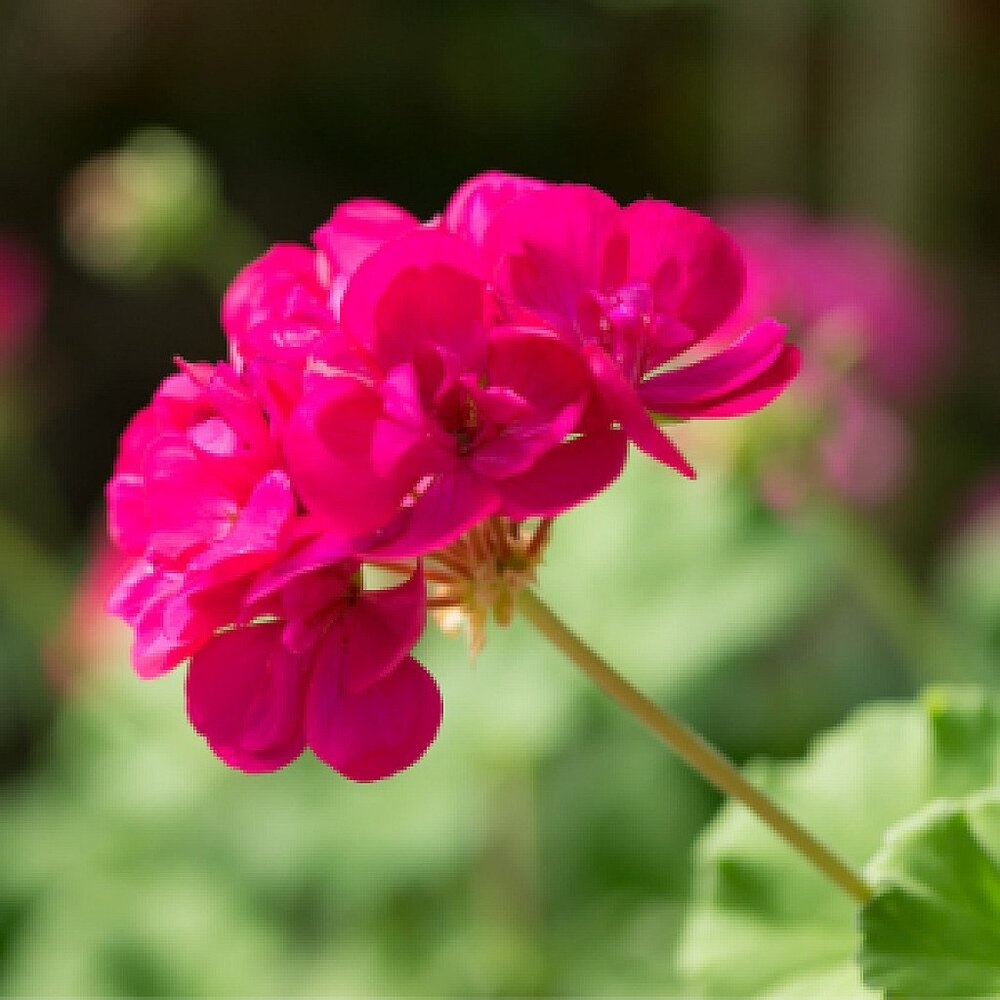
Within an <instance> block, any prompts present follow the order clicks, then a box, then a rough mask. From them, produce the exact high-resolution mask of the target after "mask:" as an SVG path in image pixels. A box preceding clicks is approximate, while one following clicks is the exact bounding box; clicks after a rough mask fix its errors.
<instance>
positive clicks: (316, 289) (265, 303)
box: [222, 243, 336, 370]
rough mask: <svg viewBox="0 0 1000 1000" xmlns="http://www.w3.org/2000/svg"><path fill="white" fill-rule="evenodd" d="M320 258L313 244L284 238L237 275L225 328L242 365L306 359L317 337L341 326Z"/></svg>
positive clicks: (226, 307) (228, 298) (225, 304)
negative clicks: (320, 274)
mask: <svg viewBox="0 0 1000 1000" xmlns="http://www.w3.org/2000/svg"><path fill="white" fill-rule="evenodd" d="M316 263H317V262H316V255H315V254H314V253H313V251H312V250H310V249H309V248H308V247H303V246H299V245H297V244H281V243H279V244H277V245H275V246H273V247H271V249H270V250H268V251H267V253H265V254H264V255H263V256H262V257H259V258H257V260H255V261H252V262H251V263H250V264H248V265H247V266H246V267H245V268H244V269H243V270H242V271H241V272H240V273H239V274H238V275H237V276H236V278H235V279H234V280H233V282H232V284H231V285H230V286H229V289H228V291H227V292H226V295H225V297H224V298H223V302H222V327H223V329H224V330H225V331H226V336H227V338H228V339H229V342H230V353H231V356H232V360H233V364H234V366H235V367H236V368H237V370H242V368H243V366H244V365H245V364H246V363H247V362H248V361H250V360H252V359H254V358H256V357H265V358H270V359H272V360H279V359H282V358H287V359H297V360H298V362H299V363H301V361H302V360H304V356H305V354H306V353H307V352H308V351H309V349H310V347H311V345H312V344H313V343H314V342H315V341H316V340H317V339H319V338H320V337H322V336H323V335H325V334H327V333H329V332H330V331H331V330H334V329H336V317H335V315H334V314H333V312H331V310H330V307H329V304H328V301H327V300H328V295H329V293H328V292H327V289H326V288H325V287H324V286H323V284H322V283H321V282H320V281H319V278H318V276H317V273H316Z"/></svg>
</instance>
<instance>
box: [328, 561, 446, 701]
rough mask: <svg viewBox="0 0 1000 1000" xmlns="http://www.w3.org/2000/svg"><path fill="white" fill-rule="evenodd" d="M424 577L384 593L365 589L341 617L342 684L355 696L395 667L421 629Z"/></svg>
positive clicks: (416, 575)
mask: <svg viewBox="0 0 1000 1000" xmlns="http://www.w3.org/2000/svg"><path fill="white" fill-rule="evenodd" d="M426 620H427V609H426V601H425V591H424V574H423V572H422V571H421V570H420V569H419V568H418V569H417V571H416V572H415V573H414V574H413V575H412V576H411V577H410V578H409V580H407V581H406V582H405V583H402V584H400V585H399V586H398V587H390V588H387V589H385V590H366V591H364V592H363V593H362V594H361V597H360V598H359V599H358V601H357V603H356V604H355V605H354V606H353V607H352V608H351V609H350V610H349V611H347V612H346V613H345V614H344V618H343V622H342V624H341V636H342V641H343V643H344V649H343V657H344V666H343V670H344V685H345V687H346V688H347V690H348V691H349V692H350V693H351V694H357V693H359V692H361V691H363V690H364V689H365V688H367V687H370V686H371V685H372V684H375V683H376V682H378V681H380V680H381V679H382V678H383V677H385V676H386V675H387V674H388V673H390V672H391V671H392V670H394V669H395V668H396V666H397V665H398V664H399V662H400V661H401V660H402V659H403V657H404V656H406V655H407V654H408V653H409V652H410V650H411V649H413V647H414V646H415V645H416V643H417V640H418V639H419V638H420V635H421V633H422V632H423V630H424V624H425V622H426Z"/></svg>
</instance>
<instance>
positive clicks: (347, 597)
mask: <svg viewBox="0 0 1000 1000" xmlns="http://www.w3.org/2000/svg"><path fill="white" fill-rule="evenodd" d="M275 581H281V586H280V587H278V589H277V590H275V591H273V592H271V593H263V592H262V591H261V589H260V588H259V587H258V589H257V591H255V593H254V594H252V595H251V603H256V604H257V608H256V610H257V612H258V614H259V613H261V612H263V611H264V609H265V608H266V611H267V618H266V619H261V620H258V621H255V622H252V623H249V624H243V625H242V626H241V627H237V628H234V629H231V630H228V631H224V632H221V633H220V634H218V635H216V636H214V637H213V638H212V639H210V640H209V641H208V642H207V643H205V645H203V646H202V647H201V648H200V649H199V650H198V652H196V653H195V655H194V657H193V658H192V660H191V668H190V670H189V672H188V677H187V706H188V715H189V716H190V718H191V723H192V725H193V726H194V727H195V729H197V730H198V732H200V733H201V734H202V736H204V737H205V739H206V740H207V741H208V743H209V745H210V746H211V747H212V749H213V750H214V751H215V753H216V754H217V755H218V756H219V757H220V758H221V759H222V760H224V761H225V762H226V763H227V764H230V765H231V766H233V767H237V768H239V769H240V770H242V771H250V772H254V771H272V770H274V769H275V768H278V767H282V766H284V765H285V764H287V763H289V762H290V761H292V760H294V759H295V758H296V757H298V755H299V754H300V753H301V752H302V750H303V749H304V748H305V747H306V746H309V748H310V749H311V750H312V751H313V753H315V754H316V756H317V757H319V758H320V760H322V761H324V762H326V763H327V764H329V765H330V766H331V767H332V768H334V769H335V770H337V771H339V772H340V773H341V774H343V775H344V776H345V777H348V778H352V779H353V780H355V781H373V780H375V779H378V778H384V777H386V776H387V775H390V774H395V773H396V772H397V771H400V770H402V769H403V768H406V767H409V765H410V764H412V763H413V762H414V761H415V760H417V759H418V758H419V757H420V756H422V755H423V753H424V751H425V750H426V749H427V747H428V746H429V745H430V743H431V741H432V740H433V739H434V736H435V735H436V734H437V730H438V726H439V725H440V722H441V711H442V709H441V698H440V694H439V693H438V689H437V685H436V684H435V683H434V680H433V679H432V678H431V676H430V674H428V673H427V671H426V670H425V669H424V668H423V667H422V666H421V665H420V664H419V663H418V662H417V661H416V660H414V659H413V657H411V656H410V655H409V653H410V649H411V648H412V647H413V645H414V643H415V642H416V641H417V639H418V638H419V637H420V633H421V632H422V631H423V628H424V619H425V610H424V586H423V579H422V577H421V575H420V574H419V572H418V573H416V574H414V576H413V577H412V578H411V579H410V580H409V581H407V582H406V583H404V584H402V585H400V586H399V587H395V588H393V589H390V590H380V591H369V592H365V591H363V590H362V589H361V587H360V585H359V583H358V566H357V564H356V563H354V562H351V561H349V560H348V561H342V562H340V563H337V564H335V565H333V566H331V567H324V568H320V569H313V570H310V571H307V572H304V573H299V574H296V573H292V574H291V575H289V574H284V573H281V572H279V573H277V574H272V576H271V583H272V585H273V584H274V583H275ZM254 598H257V601H256V602H255V601H254V600H253V599H254Z"/></svg>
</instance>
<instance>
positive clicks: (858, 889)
mask: <svg viewBox="0 0 1000 1000" xmlns="http://www.w3.org/2000/svg"><path fill="white" fill-rule="evenodd" d="M518 606H519V608H520V611H521V613H522V614H523V615H524V617H525V618H527V619H528V621H530V622H531V624H532V625H533V626H534V627H535V628H536V629H537V630H538V631H539V632H540V633H541V634H542V635H543V636H545V638H546V639H548V640H549V642H551V643H552V645H553V646H555V647H556V648H557V649H558V650H560V651H561V652H562V653H564V654H565V655H566V656H567V657H568V658H569V659H570V660H572V662H573V663H574V664H575V665H576V666H577V667H579V668H580V669H581V670H582V671H583V672H584V673H585V674H586V675H587V676H588V677H589V678H590V679H591V680H592V681H594V683H596V684H597V686H598V687H599V688H601V690H602V691H604V693H605V694H607V695H609V696H610V697H612V698H613V699H614V700H615V701H617V702H618V704H619V705H621V706H622V707H623V708H624V709H626V711H628V712H630V713H631V714H632V715H633V716H635V718H636V719H638V720H639V721H640V722H641V723H642V724H643V725H644V726H646V728H647V729H650V730H652V732H653V733H655V734H656V735H657V736H658V737H659V738H660V739H661V740H662V741H663V742H664V743H666V744H667V745H668V746H669V747H670V748H671V749H672V750H674V751H675V752H676V753H677V754H679V755H680V756H681V757H682V758H683V759H684V760H685V761H686V762H687V763H688V764H689V765H690V766H691V767H693V768H694V769H695V770H696V771H697V772H698V773H699V774H700V775H701V776H702V777H703V778H705V780H706V781H708V782H709V783H710V784H712V785H714V786H715V787H716V788H718V789H719V791H721V792H723V793H724V794H726V795H730V796H732V797H734V798H736V799H739V801H740V802H742V803H743V804H744V805H745V806H746V807H747V808H748V809H749V810H750V811H751V812H753V813H754V814H755V815H756V816H757V817H758V819H760V820H761V822H763V823H764V824H766V825H767V826H769V827H770V828H771V830H773V831H774V833H776V834H777V835H778V836H779V837H781V838H782V839H783V840H784V841H785V842H786V843H787V844H788V845H789V846H790V847H792V848H793V849H794V850H795V851H797V852H798V853H799V854H801V855H802V856H803V857H804V858H806V859H807V860H808V861H809V862H810V863H811V864H812V865H814V866H815V867H816V868H817V869H819V871H820V872H822V873H823V875H825V876H826V877H827V878H828V879H829V880H830V881H831V882H833V883H834V884H836V885H837V886H838V887H839V888H840V889H842V890H843V891H844V892H846V893H847V894H848V895H849V896H850V897H851V898H852V899H853V900H854V901H855V902H857V903H858V904H859V905H864V904H865V903H867V902H868V900H869V899H871V897H872V889H871V887H870V886H869V885H868V884H867V883H866V882H865V881H864V879H862V878H861V876H860V875H858V873H857V872H855V871H854V870H853V869H852V868H851V867H850V866H849V865H848V864H847V863H846V862H845V861H844V860H843V859H841V858H840V857H838V856H837V855H836V854H835V853H834V852H833V851H832V850H831V849H830V848H829V847H827V846H826V845H825V844H823V843H821V842H820V841H819V840H817V839H816V837H814V836H813V835H812V834H811V833H810V832H809V831H808V830H806V829H805V828H804V827H802V826H801V825H800V824H799V823H797V822H796V821H795V820H794V819H793V818H792V817H791V816H789V815H788V814H787V813H786V812H785V811H784V810H783V809H781V807H780V806H779V805H778V804H777V803H776V802H774V801H773V800H772V799H771V798H769V797H768V796H767V795H765V794H764V793H763V792H762V791H761V790H760V789H758V788H756V787H755V786H754V785H752V784H751V783H750V782H748V781H747V780H746V778H744V777H743V775H742V774H741V773H740V772H739V770H738V769H737V768H736V766H735V765H734V764H733V763H732V762H731V761H729V760H727V759H726V757H725V756H723V754H721V753H720V752H719V751H718V750H716V749H715V748H714V747H713V746H711V745H710V744H709V743H708V742H706V741H705V740H704V739H703V738H702V737H701V736H700V735H699V734H698V733H696V732H694V730H692V729H690V728H689V727H688V726H687V725H685V724H684V723H683V722H682V721H681V720H680V719H678V718H676V717H675V716H673V715H671V714H670V713H669V712H666V711H664V710H663V709H662V708H660V707H659V706H658V705H656V704H654V703H653V702H652V701H651V700H650V699H649V698H647V697H646V696H645V695H644V694H643V693H642V692H641V691H639V690H638V689H637V688H635V687H634V686H633V685H632V684H631V683H629V681H627V680H626V679H625V678H624V677H622V676H621V674H619V673H618V672H617V671H616V670H614V668H613V667H611V665H610V664H609V663H608V662H607V661H606V660H604V659H603V658H602V657H600V656H598V655H597V653H595V652H594V651H593V650H592V649H590V648H589V647H588V646H587V645H586V644H585V643H584V642H583V641H582V640H581V639H580V638H579V637H578V636H577V635H575V634H574V633H573V632H571V631H570V630H569V628H567V626H566V625H565V624H564V623H563V622H562V621H561V620H560V619H559V618H558V617H557V616H556V615H555V614H554V613H553V611H552V610H551V609H550V608H549V607H548V605H546V604H545V603H544V601H542V600H541V598H539V597H538V595H537V594H536V593H535V592H534V591H532V590H530V589H527V588H526V589H524V590H522V591H521V593H520V595H519V598H518Z"/></svg>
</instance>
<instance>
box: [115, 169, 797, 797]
mask: <svg viewBox="0 0 1000 1000" xmlns="http://www.w3.org/2000/svg"><path fill="white" fill-rule="evenodd" d="M313 241H314V244H315V249H310V248H307V247H302V246H296V245H291V244H285V245H279V246H277V247H274V248H272V249H271V250H270V251H269V252H268V253H267V254H265V255H264V256H263V257H261V258H259V259H258V260H257V261H254V262H253V263H252V264H250V265H249V266H248V267H247V268H246V269H244V271H243V272H242V273H241V274H240V275H239V276H238V277H237V278H236V280H235V281H234V283H233V285H232V287H231V288H230V290H229V292H228V294H227V296H226V299H225V302H224V304H223V310H222V313H223V326H224V328H225V331H226V335H227V338H228V341H229V359H230V360H229V362H228V363H225V362H221V363H218V364H195V365H191V364H186V363H183V362H181V363H180V371H179V373H178V374H176V375H173V376H170V377H169V378H168V379H166V380H165V381H164V383H163V385H162V386H161V387H160V389H159V390H158V391H157V393H156V395H155V396H154V398H153V401H152V403H151V404H150V405H149V406H148V407H147V408H146V409H144V410H143V411H141V412H140V413H139V414H138V415H137V416H136V417H135V419H134V420H133V421H132V424H131V425H130V426H129V428H128V429H127V430H126V432H125V434H124V435H123V437H122V442H121V449H120V454H119V458H118V461H117V463H116V466H115V471H114V475H113V477H112V480H111V482H110V484H109V486H108V507H109V523H110V529H111V536H112V538H113V539H114V541H115V542H116V543H117V545H119V546H120V547H121V548H122V549H123V550H124V551H125V552H126V553H127V554H128V555H130V556H131V557H132V560H133V561H132V564H131V566H130V567H129V569H128V570H127V571H126V572H125V573H124V575H123V577H122V579H121V580H120V582H119V584H118V586H117V588H116V590H115V592H114V594H113V595H112V598H111V606H112V608H113V610H115V612H116V613H117V614H118V615H119V616H121V617H122V618H124V619H125V620H126V621H127V622H129V624H131V625H132V627H133V629H134V631H135V641H134V644H133V652H132V656H133V663H134V665H135V668H136V670H137V672H138V673H139V674H140V675H142V676H144V677H149V676H155V675H157V674H160V673H163V672H164V671H166V670H169V669H170V668H172V667H174V666H176V665H177V664H178V663H180V662H181V661H183V660H186V659H189V660H190V669H189V673H188V682H187V706H188V713H189V716H190V719H191V721H192V724H193V725H194V726H195V728H196V729H197V730H198V731H199V732H200V733H201V734H202V735H203V736H204V738H205V739H206V740H207V742H208V743H209V745H210V746H211V747H212V749H213V750H214V751H215V753H216V754H217V755H218V756H219V757H220V758H221V759H222V760H224V761H225V762H226V763H228V764H230V765H231V766H233V767H237V768H240V769H242V770H245V771H266V770H273V769H274V768H277V767H281V766H283V765H284V764H287V763H288V762H289V761H291V760H293V759H294V758H295V757H297V756H298V755H299V753H301V752H302V750H303V749H304V748H305V747H307V746H308V747H310V748H312V750H313V752H314V753H315V754H316V755H317V756H318V757H320V758H321V759H322V760H323V761H325V762H326V763H327V764H329V765H330V766H331V767H333V768H335V769H336V770H338V771H339V772H341V773H342V774H344V775H346V776H348V777H350V778H352V779H354V780H358V781H368V780H373V779H376V778H380V777H385V776H387V775H389V774H392V773H395V772H396V771H398V770H400V769H402V768H404V767H407V766H409V765H410V764H411V763H413V762H414V761H415V760H416V759H417V758H419V757H420V756H421V754H423V752H424V751H425V749H426V748H427V746H428V745H429V744H430V742H431V740H432V739H433V738H434V736H435V734H436V732H437V729H438V726H439V724H440V720H441V700H440V695H439V694H438V690H437V687H436V685H435V683H434V681H433V679H432V678H431V676H430V674H429V673H428V672H427V671H426V670H425V669H424V668H423V667H422V666H421V665H420V664H419V663H418V662H417V661H416V660H415V659H413V657H412V655H411V650H412V647H413V645H414V644H415V643H416V641H417V639H418V638H419V636H420V634H421V632H422V629H423V626H424V622H425V619H426V613H427V610H428V608H430V609H431V610H432V611H433V612H434V613H435V614H436V615H437V616H438V617H439V619H440V620H441V621H442V623H443V624H444V625H445V626H446V627H448V628H453V627H454V626H455V625H456V624H459V623H465V624H467V626H468V632H469V637H470V641H471V642H472V645H473V648H474V649H475V648H478V646H479V645H481V643H482V641H483V638H484V636H485V625H486V621H487V618H488V617H489V616H490V615H492V616H493V617H494V618H495V619H496V620H497V621H498V622H499V623H500V624H502V625H506V624H509V622H510V620H511V617H512V615H513V611H514V608H515V606H516V601H517V597H518V594H519V592H520V591H522V590H523V589H524V587H525V586H527V585H528V584H529V583H530V582H531V581H532V580H533V579H534V574H535V571H536V568H537V566H538V564H539V561H540V559H541V557H542V553H543V551H544V549H545V545H546V542H547V540H548V537H549V534H550V531H551V527H552V519H553V518H554V517H556V516H557V515H559V514H561V513H563V512H564V511H566V510H568V509H569V508H571V507H573V506H575V505H577V504H579V503H581V502H583V501H584V500H587V499H588V498H590V497H592V496H593V495H594V494H596V493H597V492H599V491H600V490H602V489H604V487H606V486H607V485H608V484H609V483H610V482H612V481H613V480H614V479H615V478H616V477H617V476H618V474H619V473H620V472H621V469H622V466H623V464H624V461H625V455H626V444H627V436H631V437H632V438H633V439H635V440H636V441H637V442H638V443H639V444H640V446H641V447H643V448H645V449H646V450H647V451H649V452H650V453H651V454H654V455H656V456H657V457H659V458H661V459H662V460H664V461H667V462H668V463H669V464H672V465H674V466H675V467H676V468H680V469H681V470H682V471H685V472H690V467H689V466H688V465H687V463H686V461H685V460H684V459H683V457H682V456H681V455H680V453H679V452H677V450H676V448H675V447H674V446H673V444H672V443H671V442H670V441H669V440H668V439H667V438H666V437H665V436H663V435H662V434H661V433H660V431H659V430H658V429H657V428H656V426H655V424H654V423H653V421H652V418H651V417H650V416H649V413H648V412H647V408H652V409H654V410H656V411H658V412H660V413H665V414H667V415H669V416H672V417H676V418H687V417H689V416H723V415H732V414H737V413H743V412H746V411H748V410H750V409H755V408H757V407H759V406H762V405H763V404H764V403H765V402H767V401H768V400H769V399H771V398H772V397H773V396H774V395H775V394H776V393H777V392H779V391H780V389H781V387H782V386H783V385H784V383H785V382H786V381H787V379H788V378H790V377H791V374H792V373H793V371H794V368H795V364H796V360H797V356H796V354H795V351H794V349H793V348H790V347H788V346H786V345H785V344H784V329H783V328H782V327H780V326H779V325H778V324H776V323H773V322H764V323H761V324H759V325H758V326H757V327H755V328H753V329H752V330H750V331H749V332H748V333H747V334H746V335H744V336H742V337H741V338H739V339H738V340H737V341H736V342H735V343H733V344H732V345H730V346H729V347H727V348H725V349H723V350H722V351H721V352H719V353H718V354H716V355H715V356H713V357H707V358H703V359H701V360H699V361H696V362H695V363H694V364H692V365H690V366H688V367H687V368H683V369H677V370H663V366H664V365H665V364H667V363H668V362H671V361H672V360H673V359H674V358H675V357H677V356H678V355H680V354H681V353H683V352H684V351H686V350H688V349H689V348H690V347H692V346H694V345H696V344H698V343H700V342H701V341H703V340H704V339H705V338H706V337H707V336H708V335H709V334H710V333H712V331H714V330H715V329H716V328H717V327H718V325H719V323H721V322H722V321H723V319H725V317H726V316H727V315H728V314H729V313H730V312H731V311H732V308H733V305H734V303H735V301H736V299H738V297H739V294H740V291H741V287H742V285H741V282H742V263H741V260H740V257H739V253H738V251H736V249H735V247H734V246H733V245H732V242H731V241H730V240H729V238H728V237H726V236H725V234H723V233H722V232H721V231H720V230H719V229H718V228H717V227H715V226H714V225H713V224H712V223H710V222H709V221H708V220H706V219H703V218H701V217H700V216H696V215H694V214H693V213H689V212H685V211H684V210H682V209H676V208H674V207H672V206H669V205H665V204H663V203H660V202H641V203H638V204H636V205H632V206H629V208H627V209H620V208H619V207H618V206H617V205H616V204H615V203H614V202H613V201H611V199H609V198H607V196H605V195H602V194H600V192H596V191H594V190H592V189H590V188H581V187H571V186H560V187H556V186H552V185H548V184H545V183H544V182H542V181H537V180H533V179H531V178H525V177H518V176H516V175H511V174H503V173H499V172H488V173H485V174H481V175H479V176H478V177H474V178H472V179H471V180H470V181H468V182H467V183H466V184H464V185H462V187H460V188H459V190H458V191H457V192H456V193H455V195H454V196H453V197H452V199H451V200H450V201H449V203H448V205H447V206H446V208H445V211H444V212H443V214H442V215H441V216H437V217H435V218H434V219H432V220H430V221H429V222H427V223H421V222H420V221H419V220H417V219H416V218H415V217H413V216H411V215H410V214H409V213H407V212H405V211H404V210H403V209H400V208H397V207H396V206H394V205H391V204H389V203H387V202H379V201H374V200H369V199H365V200H358V201H354V202H348V203H346V204H345V205H342V206H340V207H339V208H338V209H337V210H336V211H335V212H334V213H333V215H332V217H331V218H330V220H329V221H328V222H327V223H326V224H325V225H323V226H322V227H320V229H318V230H317V231H316V233H315V234H314V236H313ZM528 521H530V522H531V523H530V524H526V523H525V522H528ZM366 564H375V565H377V566H378V567H379V568H380V569H381V570H383V571H388V572H393V573H396V574H400V575H402V576H404V577H405V578H406V580H405V582H404V583H402V584H400V585H399V586H397V587H393V588H389V589H385V590H368V589H366V588H365V586H364V574H365V572H366V570H365V566H366ZM425 581H426V584H427V585H429V586H431V587H432V588H433V590H432V594H431V597H430V598H427V596H426V594H425V591H424V587H425Z"/></svg>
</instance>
